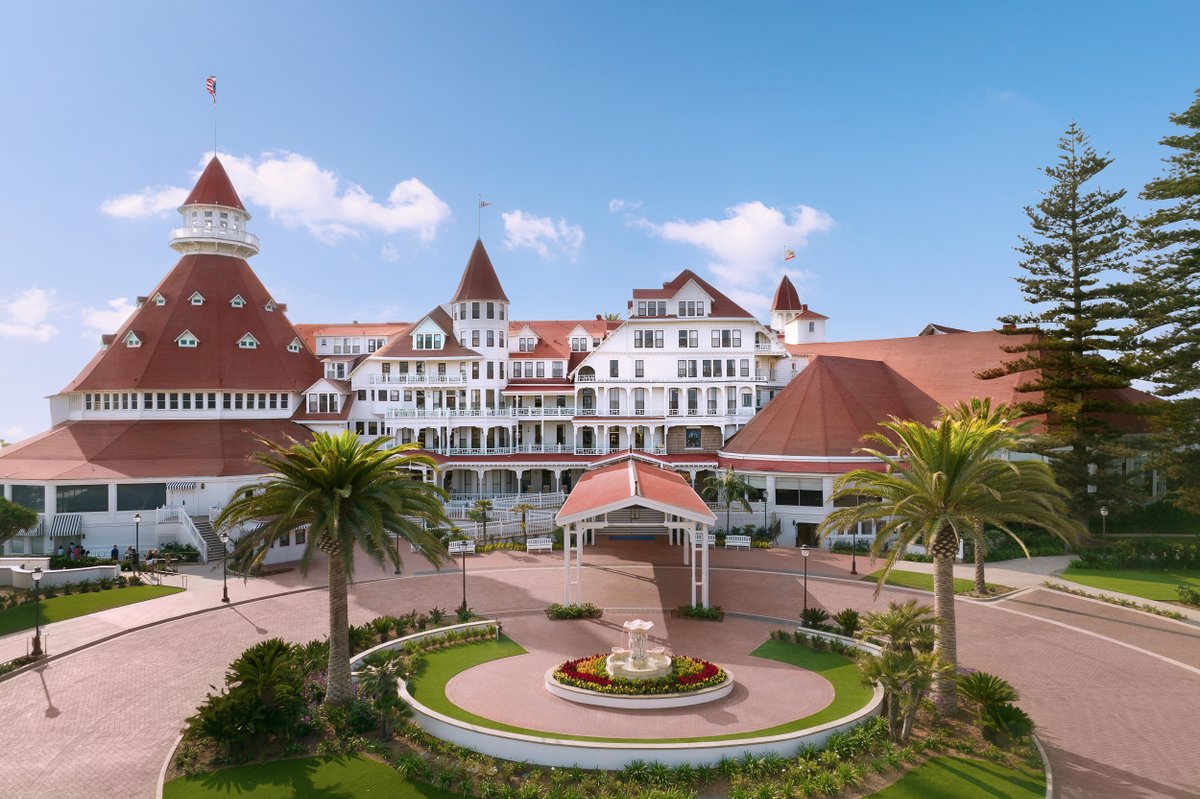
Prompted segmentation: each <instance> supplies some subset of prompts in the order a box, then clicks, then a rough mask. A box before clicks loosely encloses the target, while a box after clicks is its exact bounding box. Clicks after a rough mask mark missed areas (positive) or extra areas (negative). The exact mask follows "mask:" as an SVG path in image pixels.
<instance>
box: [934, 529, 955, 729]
mask: <svg viewBox="0 0 1200 799" xmlns="http://www.w3.org/2000/svg"><path fill="white" fill-rule="evenodd" d="M936 549H937V547H936V546H935V547H934V550H935V554H934V556H933V612H934V614H935V615H936V616H937V630H938V635H937V643H936V644H934V651H936V652H937V653H938V654H939V655H941V656H942V659H943V660H944V661H946V663H948V664H950V668H949V669H947V670H946V671H943V672H941V673H940V674H938V676H937V681H936V682H935V683H934V686H933V701H934V703H935V704H936V705H937V706H938V710H939V711H940V712H941V714H942V715H949V714H951V713H953V712H954V711H955V710H956V709H957V708H958V689H957V685H956V679H955V675H956V674H957V672H958V636H957V634H956V632H955V624H954V557H953V556H950V557H946V556H944V555H941V554H937V553H936Z"/></svg>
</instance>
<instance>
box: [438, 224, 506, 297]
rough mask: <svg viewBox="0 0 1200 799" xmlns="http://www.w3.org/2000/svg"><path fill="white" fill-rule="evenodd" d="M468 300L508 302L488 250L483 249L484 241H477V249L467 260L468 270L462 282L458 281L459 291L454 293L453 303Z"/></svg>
mask: <svg viewBox="0 0 1200 799" xmlns="http://www.w3.org/2000/svg"><path fill="white" fill-rule="evenodd" d="M467 300H500V301H501V302H508V295H507V294H505V293H504V289H503V288H502V287H501V286H500V278H498V277H497V276H496V269H495V268H494V267H493V266H492V259H491V258H489V257H488V254H487V250H486V249H484V247H483V241H482V239H476V240H475V249H473V250H471V257H470V258H469V259H467V268H466V269H464V270H463V275H462V280H460V281H458V290H457V291H455V292H454V299H453V300H451V302H464V301H467Z"/></svg>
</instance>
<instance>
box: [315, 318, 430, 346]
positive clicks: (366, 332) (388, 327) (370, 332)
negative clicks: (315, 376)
mask: <svg viewBox="0 0 1200 799" xmlns="http://www.w3.org/2000/svg"><path fill="white" fill-rule="evenodd" d="M295 327H296V332H297V333H299V334H300V340H301V341H303V342H304V346H306V347H308V348H309V349H310V350H312V351H313V352H316V351H317V339H318V338H320V337H321V336H329V337H331V338H332V337H334V336H337V337H341V336H371V337H373V338H374V337H379V336H383V337H384V338H388V339H390V338H391V337H392V336H394V335H396V334H398V333H400V332H401V331H403V330H407V329H409V328H410V327H412V323H411V322H351V323H350V324H340V323H333V324H327V325H322V324H312V323H306V324H297V325H296V326H295Z"/></svg>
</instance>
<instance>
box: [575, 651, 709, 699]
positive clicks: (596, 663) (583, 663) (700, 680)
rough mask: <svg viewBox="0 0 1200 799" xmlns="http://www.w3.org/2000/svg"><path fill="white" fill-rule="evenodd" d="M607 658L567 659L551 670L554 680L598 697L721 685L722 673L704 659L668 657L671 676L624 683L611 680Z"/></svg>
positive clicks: (645, 693) (618, 679)
mask: <svg viewBox="0 0 1200 799" xmlns="http://www.w3.org/2000/svg"><path fill="white" fill-rule="evenodd" d="M607 659H608V655H591V656H590V657H585V658H578V659H576V660H568V661H566V662H565V663H563V664H562V665H560V666H559V667H558V668H557V669H555V670H554V679H555V680H556V681H557V682H560V683H562V684H563V685H569V686H571V687H572V688H582V689H583V690H585V691H594V692H596V693H600V694H624V695H626V696H650V695H655V694H682V693H689V692H692V691H700V690H703V689H705V688H711V687H712V686H714V685H720V684H721V683H723V682H725V679H726V674H725V670H724V669H722V668H721V667H720V666H718V665H716V664H715V663H709V662H708V661H707V660H700V659H699V658H691V657H686V656H683V655H672V656H671V673H670V674H669V675H668V676H666V677H659V678H656V679H649V680H627V679H623V678H619V677H612V676H610V675H609V673H608V671H607V670H606V668H605V661H606V660H607Z"/></svg>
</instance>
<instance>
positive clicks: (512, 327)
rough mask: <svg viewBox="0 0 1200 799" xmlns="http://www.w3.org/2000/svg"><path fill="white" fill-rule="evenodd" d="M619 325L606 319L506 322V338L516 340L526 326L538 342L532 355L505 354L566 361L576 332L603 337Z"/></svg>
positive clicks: (519, 353) (615, 321) (510, 351)
mask: <svg viewBox="0 0 1200 799" xmlns="http://www.w3.org/2000/svg"><path fill="white" fill-rule="evenodd" d="M620 326H621V322H620V321H618V320H612V321H609V320H606V319H583V320H574V319H554V320H532V321H517V320H513V321H511V322H509V323H508V337H509V339H516V338H519V336H520V333H521V331H523V330H524V329H525V328H527V327H528V328H529V329H530V330H531V331H533V334H534V335H535V336H537V339H538V340H537V344H535V345H534V347H533V351H532V352H520V351H518V350H515V349H510V350H509V353H508V355H509V357H510V358H518V359H519V358H532V359H534V360H537V359H539V358H540V359H547V358H553V359H556V360H557V359H560V358H565V359H569V358H570V357H571V334H572V333H573V332H575V331H576V330H578V329H582V330H583V331H584V333H585V334H586V335H587V336H588V338H604V337H605V336H607V335H608V334H609V333H610V332H611V331H613V330H615V329H616V328H618V327H620ZM589 344H590V342H589Z"/></svg>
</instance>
